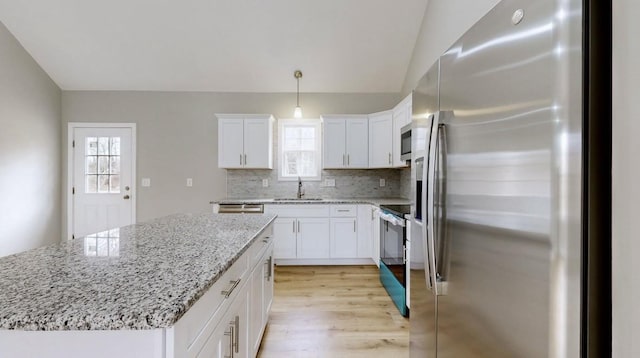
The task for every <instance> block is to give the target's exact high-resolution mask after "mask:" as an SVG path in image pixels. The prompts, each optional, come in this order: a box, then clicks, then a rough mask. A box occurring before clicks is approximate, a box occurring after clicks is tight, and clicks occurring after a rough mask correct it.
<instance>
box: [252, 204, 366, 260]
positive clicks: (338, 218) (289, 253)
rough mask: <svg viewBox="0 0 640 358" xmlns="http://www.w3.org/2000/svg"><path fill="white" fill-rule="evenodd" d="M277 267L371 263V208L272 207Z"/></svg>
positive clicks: (330, 205) (268, 206)
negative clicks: (275, 215)
mask: <svg viewBox="0 0 640 358" xmlns="http://www.w3.org/2000/svg"><path fill="white" fill-rule="evenodd" d="M265 212H269V213H274V214H277V215H278V218H277V219H276V220H275V224H274V242H275V248H274V255H273V256H274V259H275V260H276V263H278V264H284V265H287V264H290V265H304V264H313V265H323V264H326V265H339V264H368V263H371V259H372V246H373V241H372V239H373V236H372V231H371V228H372V219H371V216H372V214H371V213H372V212H371V205H355V204H289V205H287V204H273V205H265Z"/></svg>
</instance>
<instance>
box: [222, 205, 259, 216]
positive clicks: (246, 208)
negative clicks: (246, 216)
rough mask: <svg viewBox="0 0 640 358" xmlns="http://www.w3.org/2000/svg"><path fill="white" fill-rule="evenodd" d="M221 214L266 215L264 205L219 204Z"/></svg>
mask: <svg viewBox="0 0 640 358" xmlns="http://www.w3.org/2000/svg"><path fill="white" fill-rule="evenodd" d="M218 213H219V214H243V213H252V214H262V213H264V205H263V204H218Z"/></svg>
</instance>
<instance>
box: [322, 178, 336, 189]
mask: <svg viewBox="0 0 640 358" xmlns="http://www.w3.org/2000/svg"><path fill="white" fill-rule="evenodd" d="M324 186H330V187H334V186H336V180H335V179H325V180H324Z"/></svg>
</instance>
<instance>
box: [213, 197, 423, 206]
mask: <svg viewBox="0 0 640 358" xmlns="http://www.w3.org/2000/svg"><path fill="white" fill-rule="evenodd" d="M209 203H210V204H275V205H285V204H287V205H288V204H371V205H375V206H380V205H410V204H411V201H410V200H409V199H405V198H311V199H305V198H302V199H286V198H284V199H283V198H227V199H221V200H213V201H211V202H209Z"/></svg>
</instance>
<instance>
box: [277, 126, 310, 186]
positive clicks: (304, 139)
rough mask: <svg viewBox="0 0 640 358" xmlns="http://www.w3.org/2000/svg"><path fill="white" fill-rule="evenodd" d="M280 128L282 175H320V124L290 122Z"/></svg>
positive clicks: (289, 176) (293, 176)
mask: <svg viewBox="0 0 640 358" xmlns="http://www.w3.org/2000/svg"><path fill="white" fill-rule="evenodd" d="M280 128H281V130H280V134H281V136H280V149H279V150H280V153H281V154H280V158H282V160H281V161H280V162H281V169H280V176H282V177H288V178H295V177H297V176H301V177H318V175H319V170H320V168H319V166H320V163H319V162H318V155H319V153H318V150H319V148H318V147H319V146H318V144H319V143H318V141H319V140H320V138H319V136H320V132H319V130H320V127H319V124H317V123H314V124H310V123H304V124H302V123H292V122H290V123H283V124H282V127H280Z"/></svg>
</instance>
